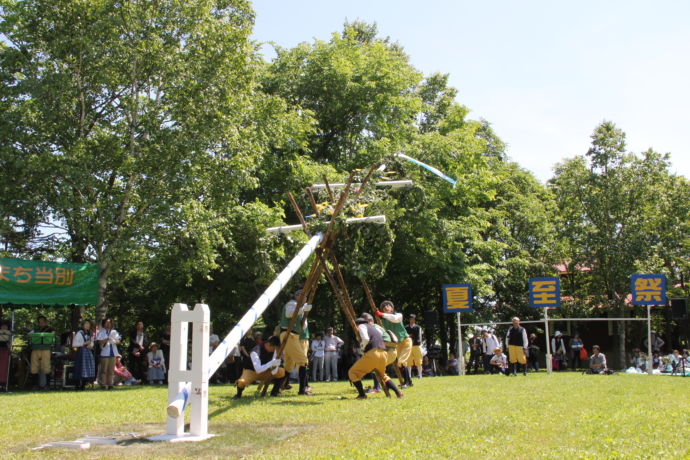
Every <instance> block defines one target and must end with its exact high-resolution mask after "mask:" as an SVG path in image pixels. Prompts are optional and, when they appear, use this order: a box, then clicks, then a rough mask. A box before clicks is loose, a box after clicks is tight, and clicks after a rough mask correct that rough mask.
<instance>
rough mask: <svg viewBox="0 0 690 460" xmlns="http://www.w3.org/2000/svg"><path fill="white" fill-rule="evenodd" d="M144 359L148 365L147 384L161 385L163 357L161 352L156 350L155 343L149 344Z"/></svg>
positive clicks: (163, 377)
mask: <svg viewBox="0 0 690 460" xmlns="http://www.w3.org/2000/svg"><path fill="white" fill-rule="evenodd" d="M146 359H147V360H148V363H149V368H148V374H147V375H148V376H147V378H148V381H149V383H153V384H158V385H161V384H162V383H163V380H165V357H163V352H162V351H161V350H159V349H158V344H157V343H156V342H151V345H149V352H148V353H147V354H146Z"/></svg>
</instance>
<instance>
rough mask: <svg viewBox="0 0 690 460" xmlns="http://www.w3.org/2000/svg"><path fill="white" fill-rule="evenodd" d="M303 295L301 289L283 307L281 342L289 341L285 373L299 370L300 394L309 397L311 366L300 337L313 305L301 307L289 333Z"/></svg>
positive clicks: (286, 346) (285, 355)
mask: <svg viewBox="0 0 690 460" xmlns="http://www.w3.org/2000/svg"><path fill="white" fill-rule="evenodd" d="M301 293H302V290H301V289H298V290H297V291H295V294H294V297H293V299H292V300H290V301H289V302H287V303H286V304H285V306H284V307H283V311H282V312H281V316H280V331H281V332H280V340H281V342H285V341H287V344H286V345H285V348H284V349H283V357H284V358H285V371H286V372H291V371H292V370H293V369H294V368H297V369H298V372H299V393H298V394H301V395H309V394H311V391H310V390H309V389H308V388H307V365H308V364H309V358H308V357H307V350H308V347H306V348H305V347H304V345H303V344H302V342H301V341H300V336H301V335H302V333H303V332H304V329H305V328H306V326H307V325H306V321H305V318H304V313H305V312H308V311H310V310H311V305H309V304H304V305H302V306H301V307H300V309H299V311H298V313H297V321H296V322H295V325H294V326H293V327H292V331H291V332H290V334H288V333H287V327H288V325H289V323H290V318H292V315H293V314H294V313H295V309H296V308H297V300H298V298H299V296H300V294H301Z"/></svg>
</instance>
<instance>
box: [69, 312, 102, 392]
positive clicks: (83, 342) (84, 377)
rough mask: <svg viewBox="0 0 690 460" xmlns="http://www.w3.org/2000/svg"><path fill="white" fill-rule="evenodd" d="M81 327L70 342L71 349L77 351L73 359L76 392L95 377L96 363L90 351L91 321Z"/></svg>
mask: <svg viewBox="0 0 690 460" xmlns="http://www.w3.org/2000/svg"><path fill="white" fill-rule="evenodd" d="M81 326H82V328H81V330H79V331H77V333H76V334H74V339H73V340H72V347H74V348H76V349H77V356H76V358H75V359H74V380H76V381H77V389H78V390H83V389H84V386H85V385H86V383H87V382H91V383H93V379H94V378H95V377H96V363H95V361H94V358H93V352H92V351H91V350H92V349H93V342H94V338H93V334H92V332H91V321H89V320H85V321H84V322H83V323H81Z"/></svg>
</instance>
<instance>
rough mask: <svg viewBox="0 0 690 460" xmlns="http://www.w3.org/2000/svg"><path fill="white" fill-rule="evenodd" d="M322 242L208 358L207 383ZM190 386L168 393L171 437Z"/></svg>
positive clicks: (306, 251) (298, 259)
mask: <svg viewBox="0 0 690 460" xmlns="http://www.w3.org/2000/svg"><path fill="white" fill-rule="evenodd" d="M322 240H323V234H322V233H318V234H316V235H314V236H313V237H312V238H311V239H310V240H309V242H308V243H307V244H306V245H305V246H304V247H303V248H302V249H301V250H300V252H299V253H297V255H296V256H295V257H294V258H293V259H292V260H291V261H290V263H289V264H288V265H287V267H285V269H283V271H282V272H280V274H279V275H278V277H277V278H276V279H275V280H274V281H273V282H272V283H271V284H270V285H269V286H268V288H267V289H266V291H264V293H263V294H261V296H260V297H259V298H258V299H257V300H256V302H254V305H252V306H251V308H250V309H249V311H247V313H245V315H244V316H243V317H242V319H240V321H239V322H238V323H237V325H236V326H235V327H234V328H232V330H231V331H230V333H229V334H228V335H227V336H226V337H225V338H224V339H223V341H222V342H221V343H220V345H218V347H217V348H216V349H215V351H214V352H213V354H212V355H211V356H208V362H207V365H206V366H205V368H204V369H205V375H204V378H205V379H206V381H208V378H209V377H210V376H212V375H213V374H214V373H215V372H216V370H217V369H218V367H220V365H221V364H222V363H223V362H224V361H225V359H226V358H227V357H228V355H229V354H230V352H231V351H232V349H233V348H235V347H236V346H237V344H239V342H240V340H241V339H242V337H244V334H245V333H246V332H247V331H248V330H249V328H251V327H252V326H253V325H254V323H255V322H256V320H257V319H258V318H259V316H261V314H262V313H263V312H264V311H265V310H266V308H268V306H269V305H270V303H271V302H272V301H273V299H275V298H276V296H277V295H278V294H279V293H280V291H281V290H282V289H283V288H284V287H285V286H286V285H287V283H288V281H290V279H291V278H292V277H293V276H294V275H295V274H296V273H297V271H298V270H299V269H300V267H301V266H302V265H304V263H305V262H306V261H307V260H308V259H309V257H310V256H311V255H312V253H313V252H314V251H315V250H316V247H317V246H318V245H319V243H321V241H322ZM174 326H175V325H174V324H173V327H174ZM184 328H186V325H184ZM185 332H186V329H180V334H181V336H182V337H184V340H185V344H186V334H184V333H185ZM175 333H176V331H175V330H174V329H173V331H172V334H171V336H173V337H175ZM206 346H207V348H206V349H207V351H206V355H208V340H206ZM171 351H172V350H171ZM184 354H185V356H186V346H184ZM172 358H173V356H172V353H171V359H172ZM174 364H175V363H174ZM187 382H188V383H187V384H185V385H181V386H180V388H179V389H176V390H174V391H173V389H172V387H171V386H169V387H168V390H169V392H170V394H169V399H168V402H169V404H168V409H167V412H168V416H169V419H168V420H169V431H168V434H174V433H170V427H171V425H170V423H172V422H170V420H173V422H174V423H175V425H174V426H175V427H176V426H177V423H179V421H181V420H184V417H182V414H184V410H185V407H187V405H188V404H189V402H190V398H189V395H190V393H191V390H192V385H191V383H189V382H190V381H189V380H187ZM171 385H172V384H171ZM176 429H177V428H176Z"/></svg>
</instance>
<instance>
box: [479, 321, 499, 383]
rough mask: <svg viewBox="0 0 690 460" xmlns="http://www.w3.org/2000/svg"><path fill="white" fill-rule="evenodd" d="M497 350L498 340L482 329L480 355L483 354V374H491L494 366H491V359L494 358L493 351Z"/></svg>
mask: <svg viewBox="0 0 690 460" xmlns="http://www.w3.org/2000/svg"><path fill="white" fill-rule="evenodd" d="M496 348H499V343H498V338H497V337H496V336H495V335H494V334H492V333H490V332H489V330H488V329H482V353H483V354H484V372H489V373H491V374H493V373H494V372H493V369H494V366H491V359H492V358H493V357H494V350H495V349H496Z"/></svg>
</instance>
